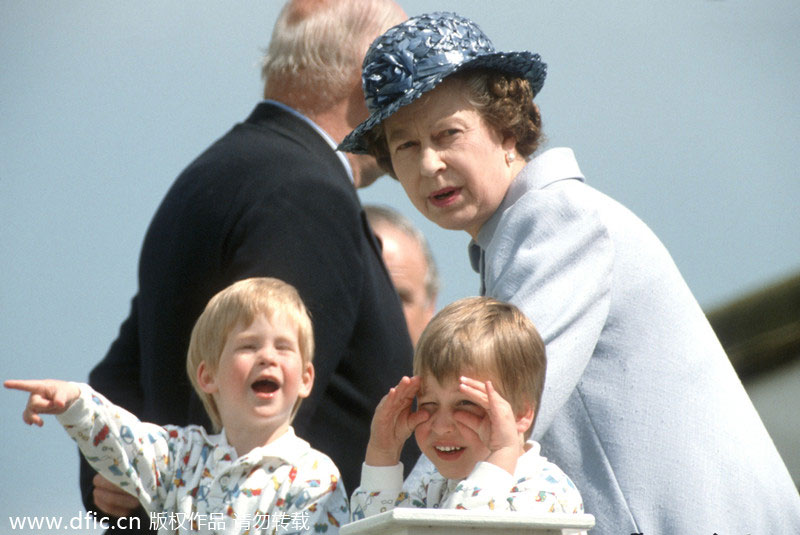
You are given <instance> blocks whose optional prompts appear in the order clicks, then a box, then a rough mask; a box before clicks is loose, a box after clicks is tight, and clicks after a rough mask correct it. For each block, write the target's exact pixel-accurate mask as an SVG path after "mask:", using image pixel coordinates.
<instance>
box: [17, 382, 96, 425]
mask: <svg viewBox="0 0 800 535" xmlns="http://www.w3.org/2000/svg"><path fill="white" fill-rule="evenodd" d="M3 385H4V386H5V387H6V388H11V389H13V390H22V391H25V392H29V393H30V396H29V397H28V404H27V406H26V407H25V411H24V412H23V413H22V419H23V420H24V421H25V423H26V424H28V425H34V424H35V425H38V426H39V427H41V426H42V425H44V421H43V420H42V418H41V416H39V415H40V414H61V413H63V412H64V411H66V410H67V409H68V408H69V406H70V405H72V403H73V402H74V401H75V400H76V399H78V398H79V397H80V395H81V390H80V388H78V385H76V384H75V383H69V382H67V381H58V380H55V379H35V380H30V381H21V380H17V379H11V380H8V381H5V382H4V383H3Z"/></svg>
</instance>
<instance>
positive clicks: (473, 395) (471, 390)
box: [458, 377, 489, 409]
mask: <svg viewBox="0 0 800 535" xmlns="http://www.w3.org/2000/svg"><path fill="white" fill-rule="evenodd" d="M458 388H459V390H460V391H461V393H463V394H464V395H466V396H467V397H468V398H469V399H470V400H471V401H473V402H475V403H477V404H478V405H479V406H481V407H483V408H484V409H488V408H489V397H488V395H487V393H486V386H485V385H484V384H483V383H482V382H480V381H476V380H474V379H470V378H469V377H462V378H461V384H460V385H459V387H458Z"/></svg>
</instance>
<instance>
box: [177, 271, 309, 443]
mask: <svg viewBox="0 0 800 535" xmlns="http://www.w3.org/2000/svg"><path fill="white" fill-rule="evenodd" d="M259 314H264V315H266V316H267V318H272V317H274V316H275V315H280V316H281V317H282V318H285V319H287V320H288V321H290V322H292V323H294V324H295V325H296V326H297V340H298V346H299V350H300V356H301V357H302V359H303V364H307V363H310V362H311V361H312V360H313V358H314V332H313V329H312V326H311V317H310V315H309V313H308V310H306V307H305V305H304V304H303V300H302V299H301V298H300V294H298V293H297V290H296V289H295V288H294V286H292V285H290V284H287V283H285V282H283V281H281V280H278V279H274V278H269V277H258V278H250V279H244V280H240V281H238V282H235V283H233V284H231V285H230V286H228V287H227V288H225V289H224V290H222V291H221V292H219V293H217V294H216V295H215V296H214V297H212V298H211V300H210V301H209V302H208V304H207V305H206V308H205V310H203V313H202V314H200V317H199V318H197V322H196V323H195V324H194V328H193V329H192V336H191V339H190V341H189V352H188V354H187V356H186V372H187V373H188V374H189V379H190V380H191V382H192V386H193V387H194V389H195V391H196V392H197V394H198V395H199V396H200V400H201V401H202V402H203V405H204V406H205V409H206V412H207V413H208V416H209V418H211V423H212V424H213V425H214V429H215V430H216V431H219V430H220V429H221V428H222V419H221V417H220V413H219V409H218V408H217V404H216V402H215V401H214V398H213V397H212V396H211V394H207V393H205V392H203V390H202V389H201V388H200V385H199V384H198V382H197V369H198V367H199V366H200V363H201V362H203V363H205V365H206V366H207V367H208V368H209V369H210V370H212V371H214V372H216V370H217V368H218V367H219V361H220V356H221V355H222V349H223V348H224V347H225V342H226V341H227V339H228V336H229V335H230V333H231V331H233V329H234V328H235V327H236V326H237V325H240V324H241V325H245V326H247V325H250V324H251V323H252V322H253V320H254V319H255V318H256V316H258V315H259ZM300 401H301V400H300V399H298V400H297V403H296V404H295V406H294V409H293V411H292V417H294V415H295V414H296V413H297V409H298V407H299V406H300Z"/></svg>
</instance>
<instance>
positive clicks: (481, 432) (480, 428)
mask: <svg viewBox="0 0 800 535" xmlns="http://www.w3.org/2000/svg"><path fill="white" fill-rule="evenodd" d="M453 419H454V420H455V421H456V423H457V424H458V425H459V426H460V428H461V432H462V433H466V434H469V433H472V434H473V435H475V436H476V437H477V438H478V440H480V441H481V442H483V443H484V444H486V445H487V447H488V445H489V438H490V437H489V434H490V432H491V429H490V427H489V423H488V422H489V420H488V418H481V417H479V416H476V415H474V414H470V413H468V412H463V411H458V412H456V413H455V414H453Z"/></svg>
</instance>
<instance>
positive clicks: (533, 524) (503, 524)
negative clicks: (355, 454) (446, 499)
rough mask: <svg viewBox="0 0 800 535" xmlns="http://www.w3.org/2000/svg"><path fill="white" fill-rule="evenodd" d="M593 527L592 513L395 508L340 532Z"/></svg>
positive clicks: (459, 533) (514, 532) (393, 534)
mask: <svg viewBox="0 0 800 535" xmlns="http://www.w3.org/2000/svg"><path fill="white" fill-rule="evenodd" d="M592 527H594V517H593V516H592V515H587V514H583V515H569V514H560V513H552V514H544V515H541V514H539V515H530V514H526V513H517V512H500V511H497V512H495V511H465V510H459V509H412V508H405V507H402V508H397V509H393V510H391V511H386V512H385V513H381V514H379V515H375V516H371V517H369V518H365V519H363V520H358V521H356V522H352V523H350V524H347V525H345V526H342V528H341V530H340V533H341V534H342V535H465V534H468V535H469V534H472V535H477V534H497V535H500V534H502V535H571V534H577V533H585V532H587V531H588V530H589V529H591V528H592Z"/></svg>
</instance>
